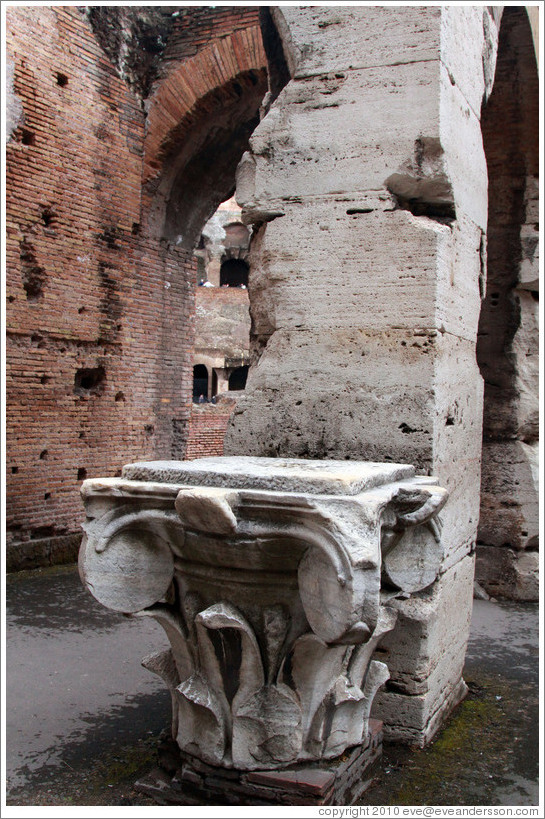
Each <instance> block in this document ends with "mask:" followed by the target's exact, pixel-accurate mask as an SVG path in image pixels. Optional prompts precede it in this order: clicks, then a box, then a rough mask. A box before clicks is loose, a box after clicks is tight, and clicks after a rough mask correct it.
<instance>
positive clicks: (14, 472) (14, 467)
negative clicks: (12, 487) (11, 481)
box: [11, 466, 19, 475]
mask: <svg viewBox="0 0 545 819" xmlns="http://www.w3.org/2000/svg"><path fill="white" fill-rule="evenodd" d="M18 472H19V467H18V466H12V467H11V474H12V475H16V474H17V473H18Z"/></svg>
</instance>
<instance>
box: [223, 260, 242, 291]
mask: <svg viewBox="0 0 545 819" xmlns="http://www.w3.org/2000/svg"><path fill="white" fill-rule="evenodd" d="M220 286H221V287H248V265H247V263H246V262H245V261H243V259H227V261H225V262H223V264H222V266H221V268H220Z"/></svg>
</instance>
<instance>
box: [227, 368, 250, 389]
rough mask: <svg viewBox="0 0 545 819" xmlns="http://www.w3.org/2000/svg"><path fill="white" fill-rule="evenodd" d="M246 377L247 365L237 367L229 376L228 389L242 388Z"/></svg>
mask: <svg viewBox="0 0 545 819" xmlns="http://www.w3.org/2000/svg"><path fill="white" fill-rule="evenodd" d="M247 378H248V366H247V365H245V366H244V367H237V369H236V370H233V372H232V373H231V375H230V376H229V390H243V389H244V388H245V387H246V379H247Z"/></svg>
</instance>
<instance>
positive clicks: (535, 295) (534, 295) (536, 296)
mask: <svg viewBox="0 0 545 819" xmlns="http://www.w3.org/2000/svg"><path fill="white" fill-rule="evenodd" d="M530 293H531V295H532V298H533V300H534V301H539V291H538V290H530Z"/></svg>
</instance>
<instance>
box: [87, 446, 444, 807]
mask: <svg viewBox="0 0 545 819" xmlns="http://www.w3.org/2000/svg"><path fill="white" fill-rule="evenodd" d="M82 492H83V497H84V499H85V505H86V513H87V521H86V524H85V526H84V529H85V533H86V535H85V538H84V542H83V544H82V547H81V553H80V572H81V576H82V580H83V581H84V583H85V585H86V586H87V588H88V589H89V591H90V592H91V593H92V594H93V596H94V597H95V598H96V599H97V600H98V601H99V602H100V603H102V604H103V605H105V606H107V607H109V608H111V609H114V610H116V611H122V612H124V613H126V614H134V615H139V616H151V617H154V618H155V619H156V620H157V621H158V622H159V623H160V624H161V625H162V626H163V627H164V629H165V631H166V634H167V636H168V638H169V641H170V648H169V649H167V650H166V651H160V652H158V653H156V654H154V655H153V656H151V657H148V658H147V659H146V660H145V661H144V665H146V666H147V667H148V668H150V670H152V671H155V672H156V673H158V674H160V675H161V676H162V677H163V679H164V680H165V682H166V684H167V685H168V687H169V689H170V691H171V694H172V705H173V720H172V736H173V738H174V739H175V740H176V742H177V744H178V747H179V749H180V751H181V753H182V754H183V755H185V756H184V757H183V758H185V759H189V760H190V761H191V760H192V759H196V760H198V761H200V762H202V763H205V764H207V765H211V766H218V767H220V768H228V769H235V770H236V771H238V772H244V771H253V770H268V769H269V770H270V769H273V770H277V769H281V768H284V767H286V766H293V765H294V764H297V763H318V762H320V761H322V760H330V759H333V758H337V757H339V756H340V755H341V754H342V753H343V752H344V751H345V750H347V749H350V748H354V747H360V748H361V749H362V750H365V748H366V747H368V746H369V745H370V731H369V713H370V710H371V705H372V702H373V698H374V696H375V693H376V691H377V689H378V688H379V687H380V686H381V685H382V684H383V683H384V682H385V680H387V679H388V668H387V666H386V665H385V664H384V663H383V662H380V661H378V660H375V659H373V652H374V650H375V648H376V646H377V644H378V643H379V641H380V640H381V639H382V638H383V636H384V635H385V634H387V633H388V632H389V631H390V630H391V629H392V628H393V626H394V624H395V620H396V616H397V612H396V609H395V606H394V603H395V600H396V599H397V598H398V597H400V596H401V597H403V598H406V597H408V596H409V595H411V594H412V593H417V592H419V591H420V590H421V589H423V588H426V587H428V586H429V584H430V583H431V582H432V581H433V579H434V578H435V577H436V575H437V572H438V571H439V568H440V564H441V559H442V555H443V546H442V542H441V536H440V532H441V524H440V521H439V519H438V518H437V513H438V512H439V511H440V510H441V509H442V507H443V505H444V504H445V501H446V499H447V492H446V491H445V490H444V489H442V488H441V487H439V486H437V482H436V480H435V479H433V478H429V477H416V476H415V470H414V468H413V467H412V466H409V465H402V464H388V463H386V464H377V463H347V462H345V461H327V462H326V461H302V460H295V459H270V458H203V459H199V460H196V461H191V462H176V461H172V462H169V461H157V462H151V463H140V464H138V463H137V464H131V465H130V466H127V467H125V468H124V470H123V476H122V478H110V479H107V478H106V479H103V480H100V479H98V480H89V481H85V483H84V485H83V489H82ZM237 782H238V784H240V785H241V787H242V786H244V784H245V782H246V780H244V778H243V779H242V780H240V781H239V780H237ZM231 784H232V783H231ZM339 796H340V794H339Z"/></svg>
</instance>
